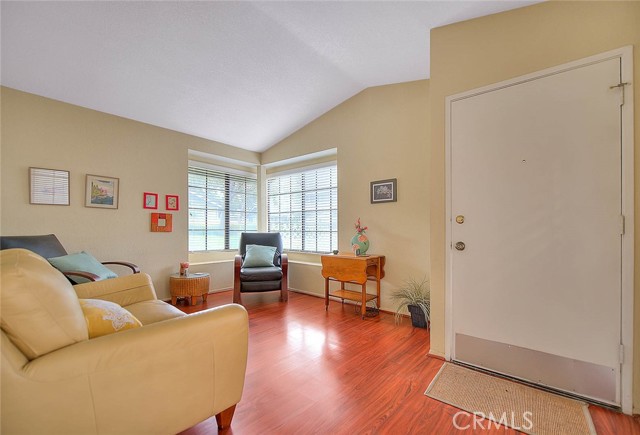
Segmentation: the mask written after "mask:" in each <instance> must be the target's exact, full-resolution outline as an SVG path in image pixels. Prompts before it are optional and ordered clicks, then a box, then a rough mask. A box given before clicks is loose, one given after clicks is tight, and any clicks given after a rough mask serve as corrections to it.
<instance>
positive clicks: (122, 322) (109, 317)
mask: <svg viewBox="0 0 640 435" xmlns="http://www.w3.org/2000/svg"><path fill="white" fill-rule="evenodd" d="M80 306H81V307H82V312H83V313H84V318H85V320H86V321H87V329H88V330H89V338H96V337H101V336H103V335H109V334H113V333H114V332H118V331H125V330H127V329H135V328H139V327H141V326H142V323H140V321H139V320H138V319H136V317H135V316H134V315H133V314H131V313H130V312H129V311H127V310H125V309H124V308H122V307H121V306H120V305H118V304H116V303H115V302H109V301H103V300H100V299H80Z"/></svg>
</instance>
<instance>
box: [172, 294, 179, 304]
mask: <svg viewBox="0 0 640 435" xmlns="http://www.w3.org/2000/svg"><path fill="white" fill-rule="evenodd" d="M177 303H178V297H177V296H171V305H175V304H177Z"/></svg>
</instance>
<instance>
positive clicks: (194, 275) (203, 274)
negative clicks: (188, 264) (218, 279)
mask: <svg viewBox="0 0 640 435" xmlns="http://www.w3.org/2000/svg"><path fill="white" fill-rule="evenodd" d="M208 276H209V274H208V273H207V272H195V273H188V274H186V275H180V274H179V273H173V274H171V278H178V279H195V278H205V277H208Z"/></svg>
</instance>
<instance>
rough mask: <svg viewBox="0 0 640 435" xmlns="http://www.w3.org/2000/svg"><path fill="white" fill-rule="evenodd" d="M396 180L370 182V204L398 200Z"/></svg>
mask: <svg viewBox="0 0 640 435" xmlns="http://www.w3.org/2000/svg"><path fill="white" fill-rule="evenodd" d="M397 180H398V179H397V178H391V179H389V180H379V181H372V182H371V204H376V203H379V202H396V201H397V200H398V187H397V186H398V181H397Z"/></svg>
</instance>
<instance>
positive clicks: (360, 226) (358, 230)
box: [355, 218, 369, 233]
mask: <svg viewBox="0 0 640 435" xmlns="http://www.w3.org/2000/svg"><path fill="white" fill-rule="evenodd" d="M355 227H356V232H358V233H363V232H365V231H366V230H368V229H369V227H364V228H363V227H362V225H361V224H360V218H358V221H357V222H356V224H355Z"/></svg>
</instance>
